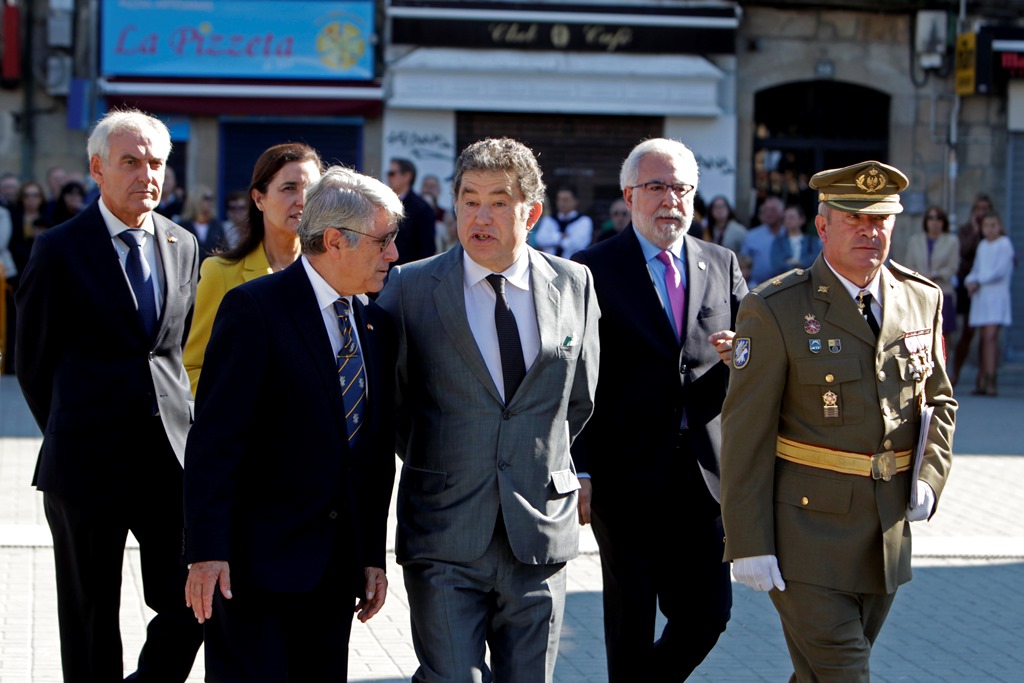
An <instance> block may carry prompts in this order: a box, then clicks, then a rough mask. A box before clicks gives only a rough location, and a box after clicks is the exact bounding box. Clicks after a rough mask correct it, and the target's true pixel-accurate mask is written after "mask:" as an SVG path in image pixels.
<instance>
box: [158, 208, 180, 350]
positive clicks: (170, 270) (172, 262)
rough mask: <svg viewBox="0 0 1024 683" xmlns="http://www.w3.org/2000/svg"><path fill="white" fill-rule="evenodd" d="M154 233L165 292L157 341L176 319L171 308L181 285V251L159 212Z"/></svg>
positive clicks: (168, 225) (177, 298) (167, 222)
mask: <svg viewBox="0 0 1024 683" xmlns="http://www.w3.org/2000/svg"><path fill="white" fill-rule="evenodd" d="M153 233H154V238H153V239H155V240H156V245H155V246H156V251H157V252H159V253H160V265H161V267H162V268H163V275H164V278H163V279H164V292H163V301H162V302H161V305H160V323H159V325H158V326H157V333H156V338H155V339H154V343H157V342H158V341H159V340H160V339H161V338H162V337H163V336H164V335H165V334H167V330H168V326H169V325H170V323H171V321H172V320H173V319H174V311H172V310H171V306H173V305H174V304H175V303H176V302H177V301H179V300H180V298H179V297H178V288H179V287H180V286H181V278H180V275H179V272H178V270H179V265H180V261H181V252H180V251H179V249H178V238H177V236H176V235H172V234H171V232H170V222H169V221H167V219H165V218H164V217H163V216H161V215H160V214H158V213H154V214H153Z"/></svg>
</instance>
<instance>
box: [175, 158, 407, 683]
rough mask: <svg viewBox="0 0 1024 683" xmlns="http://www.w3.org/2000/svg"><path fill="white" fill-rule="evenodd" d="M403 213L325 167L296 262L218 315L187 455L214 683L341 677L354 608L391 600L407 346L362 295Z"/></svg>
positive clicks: (192, 545)
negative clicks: (399, 413)
mask: <svg viewBox="0 0 1024 683" xmlns="http://www.w3.org/2000/svg"><path fill="white" fill-rule="evenodd" d="M401 217H402V203H401V201H400V200H399V199H398V197H397V196H396V195H395V194H394V192H392V191H391V190H390V189H388V188H387V187H386V186H385V185H384V184H383V183H381V182H380V181H378V180H376V179H374V178H369V177H367V176H364V175H361V174H359V173H356V172H354V171H351V170H349V169H345V168H341V167H333V168H330V169H328V170H327V172H326V173H325V174H324V175H323V177H322V178H321V179H320V181H319V182H318V183H317V184H316V185H314V186H312V187H311V188H310V189H309V191H308V193H307V195H306V204H305V207H304V210H303V213H302V219H301V221H300V223H299V227H298V236H299V241H300V244H301V248H302V256H301V257H300V258H299V260H298V261H297V262H296V263H294V264H293V265H291V266H289V267H288V268H286V269H285V270H284V271H282V272H280V273H276V274H274V275H269V276H267V277H264V278H260V279H258V280H254V281H252V282H249V283H246V284H244V285H241V286H239V287H237V288H235V289H232V290H230V291H229V292H228V293H227V294H226V295H225V297H224V301H223V302H222V303H221V305H220V309H219V311H218V313H217V319H216V322H215V323H214V326H213V333H212V335H211V337H210V343H209V345H208V346H207V349H206V363H204V367H203V379H202V382H201V383H200V385H199V395H198V397H197V401H196V418H195V424H194V425H193V427H192V431H191V433H190V436H189V441H188V447H187V450H186V454H185V463H186V467H185V525H186V530H185V533H186V539H185V556H186V559H187V560H188V561H189V562H191V563H192V564H191V565H190V571H189V577H188V583H187V585H186V587H185V600H186V602H187V603H188V605H189V606H191V608H192V610H193V612H194V613H195V616H196V618H197V619H198V620H199V621H200V622H201V623H203V624H204V626H205V637H206V671H207V675H208V676H209V678H210V680H218V681H240V682H241V681H271V680H273V681H283V680H292V681H343V680H346V677H347V663H348V639H349V632H350V629H351V625H352V618H351V615H352V612H353V607H354V609H355V610H356V611H358V615H357V616H358V618H359V620H360V621H366V620H367V619H369V618H371V617H372V616H373V615H374V614H376V613H377V611H378V610H380V608H381V606H382V605H383V603H384V598H385V596H386V594H387V579H386V577H385V575H384V566H385V564H384V552H385V539H386V522H387V514H388V503H389V501H390V498H391V488H392V482H393V480H394V452H395V451H394V442H395V434H394V422H393V399H394V366H395V338H394V331H393V327H392V326H391V324H390V321H389V320H388V318H387V316H386V315H385V314H384V312H383V311H381V310H380V309H379V308H378V307H377V306H376V304H374V303H371V302H369V301H368V300H367V299H366V297H365V296H363V294H365V293H367V292H376V291H379V290H380V288H381V287H382V286H383V284H384V279H385V278H386V277H387V272H388V267H389V266H390V264H391V263H393V262H394V260H395V259H396V258H397V257H398V252H397V251H396V248H395V244H394V238H395V235H396V232H397V230H396V227H395V226H396V225H397V223H398V221H399V220H400V219H401Z"/></svg>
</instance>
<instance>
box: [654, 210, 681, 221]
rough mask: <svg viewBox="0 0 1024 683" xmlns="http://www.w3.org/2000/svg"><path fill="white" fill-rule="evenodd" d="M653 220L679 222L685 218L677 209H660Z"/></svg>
mask: <svg viewBox="0 0 1024 683" xmlns="http://www.w3.org/2000/svg"><path fill="white" fill-rule="evenodd" d="M654 217H655V218H671V219H673V220H677V221H681V220H684V219H685V218H686V217H685V216H684V215H683V212H682V211H680V210H679V209H661V210H660V211H658V213H656V214H654Z"/></svg>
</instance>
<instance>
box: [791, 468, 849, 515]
mask: <svg viewBox="0 0 1024 683" xmlns="http://www.w3.org/2000/svg"><path fill="white" fill-rule="evenodd" d="M852 498H853V484H852V483H851V482H849V481H840V480H838V479H829V478H826V477H815V476H811V475H804V474H796V473H793V472H786V473H784V474H782V475H781V476H780V477H779V479H778V481H776V482H775V502H776V503H784V504H786V505H792V506H793V507H796V508H800V509H803V510H812V511H814V512H828V513H831V514H837V515H841V514H845V513H847V512H849V511H850V500H851V499H852Z"/></svg>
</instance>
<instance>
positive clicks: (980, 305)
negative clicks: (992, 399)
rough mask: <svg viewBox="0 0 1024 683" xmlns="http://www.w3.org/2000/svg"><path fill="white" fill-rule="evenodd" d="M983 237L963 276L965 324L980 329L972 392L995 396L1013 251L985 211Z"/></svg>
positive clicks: (997, 222)
mask: <svg viewBox="0 0 1024 683" xmlns="http://www.w3.org/2000/svg"><path fill="white" fill-rule="evenodd" d="M981 234H982V237H983V238H984V239H982V240H981V243H980V244H978V253H977V255H976V256H975V258H974V266H973V267H972V268H971V272H970V273H968V275H967V277H966V278H965V282H966V284H967V293H968V294H969V295H970V296H971V312H970V318H969V320H968V324H969V325H970V326H971V327H980V328H981V340H980V345H979V346H978V381H977V383H976V385H975V388H974V391H973V392H972V393H974V394H979V395H987V396H995V395H996V393H997V392H996V368H997V365H998V360H999V328H1000V327H1001V326H1003V325H1009V324H1010V322H1012V320H1011V315H1010V277H1011V275H1013V266H1014V253H1013V244H1012V243H1011V242H1010V238H1009V237H1007V236H1006V235H1004V234H1003V223H1002V221H1001V220H1000V219H999V216H997V215H995V214H992V213H990V214H988V215H987V216H985V218H984V219H983V220H982V222H981Z"/></svg>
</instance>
